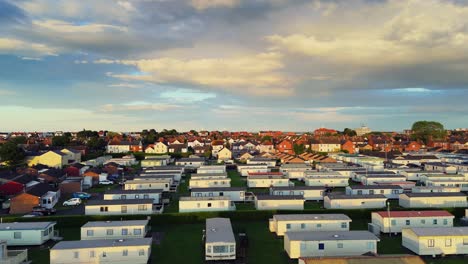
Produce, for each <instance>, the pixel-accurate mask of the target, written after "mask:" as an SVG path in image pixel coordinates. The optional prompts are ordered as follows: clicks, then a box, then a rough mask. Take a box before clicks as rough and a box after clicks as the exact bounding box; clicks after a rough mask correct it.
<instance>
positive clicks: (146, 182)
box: [124, 178, 172, 192]
mask: <svg viewBox="0 0 468 264" xmlns="http://www.w3.org/2000/svg"><path fill="white" fill-rule="evenodd" d="M171 184H172V178H169V179H167V178H160V179H157V178H148V179H145V178H138V179H137V178H135V179H133V180H130V181H126V182H125V185H124V190H163V192H168V191H169V190H170V188H171Z"/></svg>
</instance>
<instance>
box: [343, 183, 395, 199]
mask: <svg viewBox="0 0 468 264" xmlns="http://www.w3.org/2000/svg"><path fill="white" fill-rule="evenodd" d="M403 191H404V190H403V188H401V187H400V186H398V185H396V186H395V185H353V186H348V187H346V195H374V194H382V195H384V196H385V197H387V198H388V199H398V198H399V195H400V194H402V193H403Z"/></svg>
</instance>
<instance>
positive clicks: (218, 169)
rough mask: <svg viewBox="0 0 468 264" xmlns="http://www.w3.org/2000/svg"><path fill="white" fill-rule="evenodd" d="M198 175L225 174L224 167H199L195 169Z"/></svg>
mask: <svg viewBox="0 0 468 264" xmlns="http://www.w3.org/2000/svg"><path fill="white" fill-rule="evenodd" d="M197 173H198V174H207V173H226V165H209V166H201V167H200V168H198V169H197Z"/></svg>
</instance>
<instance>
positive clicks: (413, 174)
mask: <svg viewBox="0 0 468 264" xmlns="http://www.w3.org/2000/svg"><path fill="white" fill-rule="evenodd" d="M400 174H401V175H403V176H405V177H406V180H408V181H420V180H421V178H422V177H423V176H426V175H430V174H440V172H439V171H421V170H417V171H412V170H411V171H410V170H403V171H401V172H400Z"/></svg>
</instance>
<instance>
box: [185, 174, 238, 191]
mask: <svg viewBox="0 0 468 264" xmlns="http://www.w3.org/2000/svg"><path fill="white" fill-rule="evenodd" d="M216 187H231V178H227V177H225V178H218V177H216V176H214V177H209V176H207V177H196V178H191V179H190V182H189V188H190V189H192V188H216Z"/></svg>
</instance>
